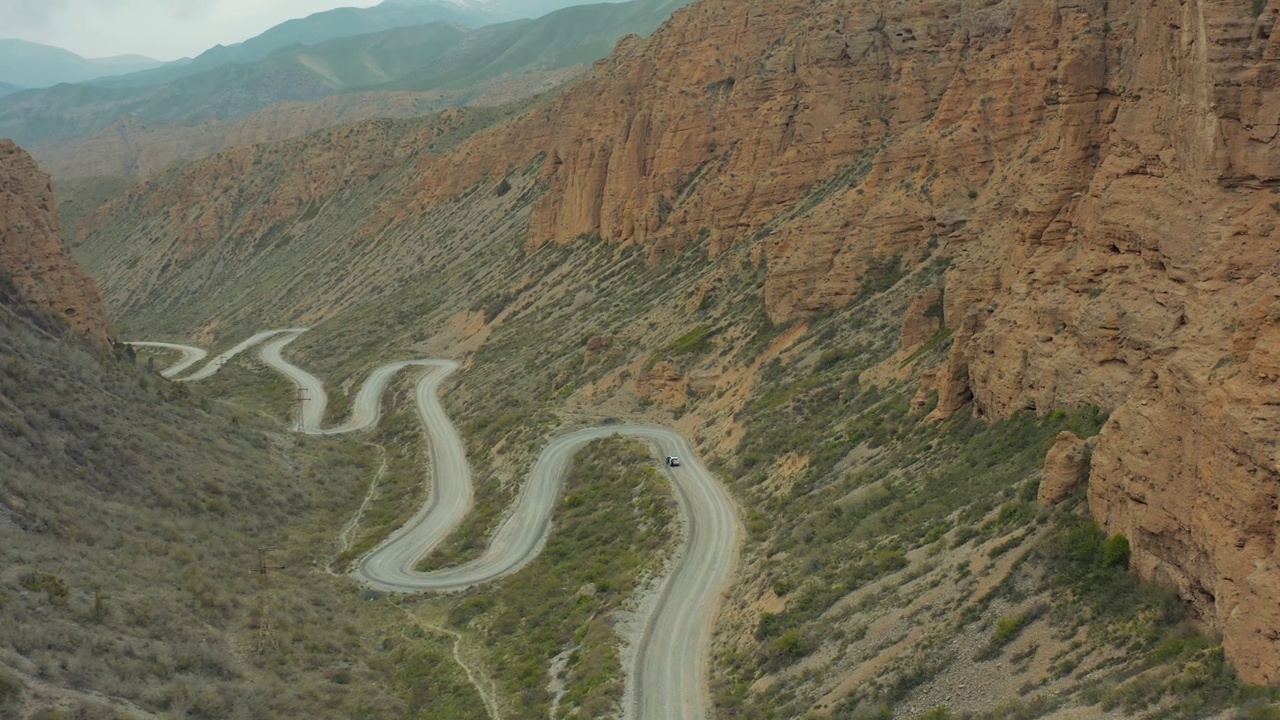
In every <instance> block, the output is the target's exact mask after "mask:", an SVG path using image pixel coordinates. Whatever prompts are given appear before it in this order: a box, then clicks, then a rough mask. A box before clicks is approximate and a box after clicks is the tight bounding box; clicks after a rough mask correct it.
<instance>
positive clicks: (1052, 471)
mask: <svg viewBox="0 0 1280 720" xmlns="http://www.w3.org/2000/svg"><path fill="white" fill-rule="evenodd" d="M1087 479H1089V446H1088V444H1087V443H1085V441H1084V440H1081V439H1080V438H1079V437H1077V436H1076V434H1075V433H1073V432H1070V431H1067V430H1064V431H1062V432H1061V433H1059V434H1058V439H1057V440H1056V441H1055V442H1054V443H1053V447H1051V448H1049V452H1048V453H1047V454H1046V455H1045V456H1044V476H1043V477H1042V478H1041V479H1040V491H1039V492H1038V493H1037V495H1036V502H1038V503H1039V504H1040V507H1053V506H1054V505H1057V504H1058V503H1060V502H1062V501H1063V500H1066V499H1067V498H1069V497H1071V493H1073V492H1075V491H1076V488H1078V487H1080V486H1081V485H1082V484H1084V481H1085V480H1087Z"/></svg>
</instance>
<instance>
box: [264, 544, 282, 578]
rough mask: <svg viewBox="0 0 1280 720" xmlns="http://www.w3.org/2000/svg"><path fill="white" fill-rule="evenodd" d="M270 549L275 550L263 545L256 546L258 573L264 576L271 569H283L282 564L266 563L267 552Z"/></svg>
mask: <svg viewBox="0 0 1280 720" xmlns="http://www.w3.org/2000/svg"><path fill="white" fill-rule="evenodd" d="M272 550H275V548H273V547H267V546H265V545H264V546H263V547H260V548H258V574H259V575H262V576H263V577H264V578H265V577H266V576H267V573H268V572H269V571H271V570H283V569H284V565H269V564H267V553H269V552H271V551H272Z"/></svg>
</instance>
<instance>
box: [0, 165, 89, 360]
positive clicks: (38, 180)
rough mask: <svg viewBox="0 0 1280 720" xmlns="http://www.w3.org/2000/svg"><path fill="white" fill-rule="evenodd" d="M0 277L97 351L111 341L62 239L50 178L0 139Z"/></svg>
mask: <svg viewBox="0 0 1280 720" xmlns="http://www.w3.org/2000/svg"><path fill="white" fill-rule="evenodd" d="M0 272H3V273H5V274H6V275H8V276H9V278H10V279H12V281H13V283H14V285H15V286H16V287H17V290H18V293H19V294H20V295H21V296H22V297H24V298H26V299H27V300H28V301H29V302H31V303H32V304H34V305H35V306H36V307H38V308H40V309H41V310H44V311H46V312H49V313H52V314H55V315H60V316H62V317H65V318H66V319H67V322H68V323H70V324H71V327H72V328H74V329H75V330H76V332H78V333H80V334H81V335H84V336H85V337H87V338H89V339H90V340H91V341H93V342H94V343H96V344H98V345H100V346H106V345H107V344H108V343H109V342H110V340H109V338H110V334H111V326H110V322H109V321H108V319H107V309H106V306H105V305H103V304H102V299H101V297H99V295H98V287H97V285H96V284H95V283H94V282H93V280H92V279H91V278H90V277H89V276H88V275H85V274H84V271H83V270H81V269H80V266H79V265H78V264H77V263H76V261H75V260H74V259H73V258H72V257H71V251H70V249H68V248H67V244H66V242H65V241H64V240H63V239H62V225H61V222H60V221H59V220H58V214H57V204H56V203H55V201H54V196H53V186H52V185H51V184H50V182H49V176H48V175H45V174H44V173H42V172H40V169H39V168H38V167H37V166H36V163H35V161H34V160H32V159H31V156H30V155H28V154H27V153H25V152H23V151H22V149H20V148H19V147H18V146H17V145H14V144H13V143H12V142H10V141H8V140H0Z"/></svg>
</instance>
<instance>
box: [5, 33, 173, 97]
mask: <svg viewBox="0 0 1280 720" xmlns="http://www.w3.org/2000/svg"><path fill="white" fill-rule="evenodd" d="M160 65H163V63H161V62H160V61H158V60H152V59H151V58H147V57H142V56H140V55H129V56H121V57H114V58H103V59H99V60H86V59H85V58H82V57H80V56H79V55H76V54H75V53H73V52H70V51H68V50H63V49H62V48H56V47H50V46H48V45H40V44H39V43H33V42H27V41H25V40H14V39H0V83H6V84H11V85H17V86H19V87H26V88H43V87H49V86H51V85H57V84H58V83H78V82H85V81H86V80H94V79H96V78H101V77H108V76H111V75H124V74H127V73H132V72H137V71H140V70H147V69H150V68H155V67H159V66H160ZM0 94H2V93H0Z"/></svg>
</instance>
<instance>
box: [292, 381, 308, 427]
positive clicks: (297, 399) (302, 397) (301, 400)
mask: <svg viewBox="0 0 1280 720" xmlns="http://www.w3.org/2000/svg"><path fill="white" fill-rule="evenodd" d="M306 402H307V391H306V389H305V388H298V389H297V391H296V392H295V393H294V403H295V406H296V410H295V411H294V414H295V416H296V417H297V418H298V424H297V428H298V432H302V431H303V419H302V408H303V407H304V406H305V405H306Z"/></svg>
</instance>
